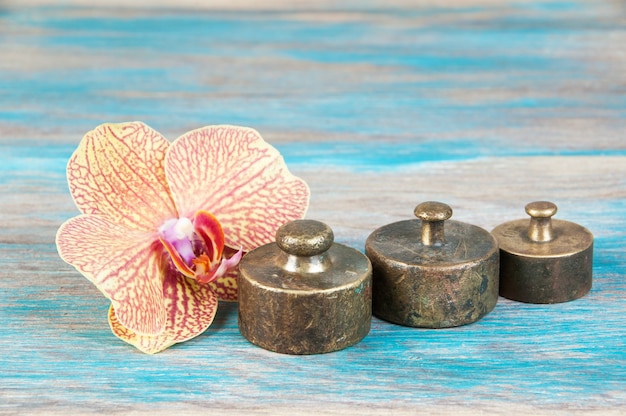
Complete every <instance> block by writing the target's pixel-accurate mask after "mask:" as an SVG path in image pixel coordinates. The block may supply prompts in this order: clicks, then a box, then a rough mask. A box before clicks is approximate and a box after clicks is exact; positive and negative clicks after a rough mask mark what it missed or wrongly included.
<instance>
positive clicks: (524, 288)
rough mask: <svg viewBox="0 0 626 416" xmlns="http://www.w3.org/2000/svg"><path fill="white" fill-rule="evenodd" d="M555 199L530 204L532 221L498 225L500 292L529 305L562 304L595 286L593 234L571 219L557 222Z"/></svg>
mask: <svg viewBox="0 0 626 416" xmlns="http://www.w3.org/2000/svg"><path fill="white" fill-rule="evenodd" d="M556 211H557V207H556V205H555V204H553V203H552V202H547V201H536V202H531V203H530V204H528V205H526V213H528V215H530V220H529V219H520V220H515V221H510V222H507V223H504V224H501V225H499V226H497V227H496V228H495V229H494V230H493V231H492V234H493V235H494V237H495V238H496V240H498V244H499V246H500V258H501V260H500V295H501V296H503V297H505V298H508V299H512V300H517V301H520V302H527V303H560V302H567V301H570V300H574V299H578V298H580V297H582V296H584V295H585V294H586V293H587V292H589V290H590V289H591V281H592V264H593V235H592V234H591V232H589V230H587V229H586V228H584V227H582V226H580V225H578V224H575V223H573V222H569V221H562V220H555V219H552V218H551V217H552V216H553V215H554V214H556Z"/></svg>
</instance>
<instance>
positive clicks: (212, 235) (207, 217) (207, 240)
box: [193, 211, 224, 264]
mask: <svg viewBox="0 0 626 416" xmlns="http://www.w3.org/2000/svg"><path fill="white" fill-rule="evenodd" d="M193 226H194V229H195V231H196V234H198V235H199V236H200V238H202V241H203V242H204V245H205V246H206V249H207V252H206V254H207V256H209V259H211V264H213V263H216V262H218V261H219V260H220V258H222V253H223V252H224V231H223V230H222V225H221V224H220V222H219V221H218V220H217V218H215V216H214V215H212V214H211V213H209V212H206V211H198V212H196V215H195V217H194V219H193Z"/></svg>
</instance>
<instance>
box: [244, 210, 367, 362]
mask: <svg viewBox="0 0 626 416" xmlns="http://www.w3.org/2000/svg"><path fill="white" fill-rule="evenodd" d="M371 276H372V268H371V264H370V262H369V260H368V259H367V257H365V256H364V255H363V254H362V253H360V252H359V251H357V250H355V249H352V248H350V247H347V246H344V245H341V244H337V243H333V233H332V230H331V229H330V228H329V227H328V226H327V225H326V224H323V223H321V222H318V221H312V220H297V221H293V222H290V223H288V224H286V225H284V226H282V227H281V228H280V229H279V230H278V232H277V233H276V243H275V244H274V243H272V244H267V245H264V246H262V247H259V248H257V249H255V250H253V251H251V252H249V253H248V254H246V255H245V256H244V258H243V259H242V261H241V262H240V264H239V289H238V290H239V330H240V332H241V334H242V335H243V336H244V337H246V338H247V339H248V340H249V341H250V342H252V343H253V344H255V345H258V346H260V347H262V348H265V349H268V350H270V351H275V352H280V353H285V354H319V353H326V352H331V351H336V350H340V349H343V348H345V347H348V346H350V345H353V344H356V343H357V342H359V341H360V340H361V339H363V338H364V337H365V336H366V335H367V334H368V332H369V330H370V325H371V317H372V309H371Z"/></svg>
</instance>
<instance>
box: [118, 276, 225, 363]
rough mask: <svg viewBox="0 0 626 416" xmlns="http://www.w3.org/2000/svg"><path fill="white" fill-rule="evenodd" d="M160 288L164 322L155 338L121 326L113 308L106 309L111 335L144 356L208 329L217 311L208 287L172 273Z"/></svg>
mask: <svg viewBox="0 0 626 416" xmlns="http://www.w3.org/2000/svg"><path fill="white" fill-rule="evenodd" d="M163 288H164V293H165V309H166V310H167V321H166V325H165V330H164V331H163V332H162V333H161V334H159V335H156V336H147V335H138V334H136V333H135V332H133V331H131V330H129V329H128V328H126V327H125V326H124V325H122V324H121V322H120V321H119V320H118V319H117V316H116V314H117V312H116V310H115V308H114V307H113V306H111V308H110V309H109V324H110V325H111V330H112V331H113V333H114V334H115V335H116V336H117V337H118V338H120V339H121V340H123V341H126V342H127V343H129V344H131V345H134V346H135V347H136V348H138V349H139V350H141V351H143V352H145V353H147V354H154V353H157V352H159V351H163V350H164V349H166V348H168V347H169V346H171V345H173V344H176V343H178V342H183V341H187V340H189V339H191V338H193V337H195V336H197V335H200V334H201V333H203V332H204V331H205V330H206V329H207V328H208V327H209V325H211V322H213V318H214V317H215V312H216V311H217V297H216V295H215V294H214V293H213V291H212V290H211V289H210V288H209V287H208V286H202V285H199V284H198V283H196V282H194V281H193V280H192V279H188V278H186V277H184V276H182V275H181V274H178V273H176V272H175V271H173V270H172V269H170V271H169V272H168V273H166V277H165V280H164V282H163Z"/></svg>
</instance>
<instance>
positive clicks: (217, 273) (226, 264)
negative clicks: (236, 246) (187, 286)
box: [196, 250, 243, 284]
mask: <svg viewBox="0 0 626 416" xmlns="http://www.w3.org/2000/svg"><path fill="white" fill-rule="evenodd" d="M242 256H243V251H242V250H239V251H238V252H237V253H235V254H234V255H233V256H232V257H230V258H226V257H224V258H222V261H221V262H220V265H219V266H218V267H216V268H214V269H213V270H212V271H211V273H208V274H204V275H196V280H197V281H198V282H199V283H204V284H206V283H210V282H213V281H215V280H217V279H218V278H220V277H222V276H224V275H225V274H226V272H227V271H228V270H230V269H232V268H234V267H237V265H238V264H239V262H240V261H241V257H242Z"/></svg>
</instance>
